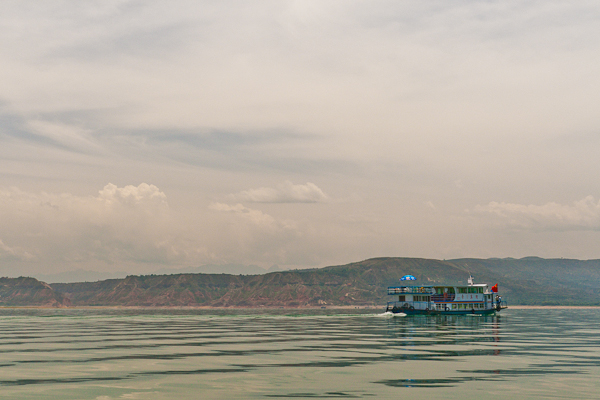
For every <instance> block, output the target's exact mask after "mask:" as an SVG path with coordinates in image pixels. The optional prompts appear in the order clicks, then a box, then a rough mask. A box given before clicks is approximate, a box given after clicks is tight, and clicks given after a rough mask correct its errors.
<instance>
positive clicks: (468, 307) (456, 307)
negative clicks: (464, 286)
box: [436, 303, 485, 310]
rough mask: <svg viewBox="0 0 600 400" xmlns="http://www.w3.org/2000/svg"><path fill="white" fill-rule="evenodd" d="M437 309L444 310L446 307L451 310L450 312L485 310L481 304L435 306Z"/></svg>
mask: <svg viewBox="0 0 600 400" xmlns="http://www.w3.org/2000/svg"><path fill="white" fill-rule="evenodd" d="M436 306H437V308H438V309H441V310H443V309H445V307H446V306H448V307H449V308H451V309H452V310H473V309H475V310H482V309H484V308H485V305H484V304H483V303H474V304H452V305H450V304H437V305H436Z"/></svg>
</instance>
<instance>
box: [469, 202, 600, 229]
mask: <svg viewBox="0 0 600 400" xmlns="http://www.w3.org/2000/svg"><path fill="white" fill-rule="evenodd" d="M475 212H476V213H479V214H491V215H494V216H495V217H497V218H498V219H499V220H500V222H501V223H504V224H508V225H511V226H516V227H522V228H535V229H547V230H598V229H600V201H596V200H595V199H594V197H593V196H587V197H585V198H583V199H581V200H579V201H575V202H573V204H572V205H565V204H558V203H554V202H551V203H546V204H543V205H535V204H528V205H525V204H514V203H504V202H502V203H498V202H491V203H489V204H488V205H485V206H481V205H478V206H476V207H475Z"/></svg>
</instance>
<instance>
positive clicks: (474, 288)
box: [388, 283, 492, 295]
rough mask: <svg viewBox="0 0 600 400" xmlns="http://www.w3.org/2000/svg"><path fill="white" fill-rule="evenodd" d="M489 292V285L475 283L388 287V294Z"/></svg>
mask: <svg viewBox="0 0 600 400" xmlns="http://www.w3.org/2000/svg"><path fill="white" fill-rule="evenodd" d="M412 293H415V294H444V293H449V294H465V293H471V294H476V293H483V294H491V293H492V292H491V290H490V288H489V285H488V284H486V283H477V284H473V285H402V286H390V287H388V295H397V294H412Z"/></svg>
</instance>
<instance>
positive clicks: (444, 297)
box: [431, 293, 456, 303]
mask: <svg viewBox="0 0 600 400" xmlns="http://www.w3.org/2000/svg"><path fill="white" fill-rule="evenodd" d="M455 297H456V295H455V294H454V293H442V294H434V295H433V296H431V301H435V302H436V303H443V302H447V301H454V298H455Z"/></svg>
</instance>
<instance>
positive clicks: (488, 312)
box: [387, 308, 503, 315]
mask: <svg viewBox="0 0 600 400" xmlns="http://www.w3.org/2000/svg"><path fill="white" fill-rule="evenodd" d="M502 309H503V308H500V309H496V308H491V309H487V310H448V311H437V310H415V309H412V310H411V309H410V308H398V309H395V308H390V309H388V310H387V311H389V312H391V313H392V314H405V315H491V314H495V313H497V312H498V311H500V310H502Z"/></svg>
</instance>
